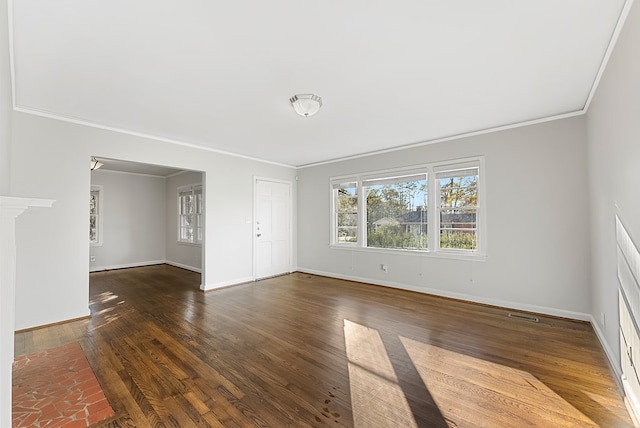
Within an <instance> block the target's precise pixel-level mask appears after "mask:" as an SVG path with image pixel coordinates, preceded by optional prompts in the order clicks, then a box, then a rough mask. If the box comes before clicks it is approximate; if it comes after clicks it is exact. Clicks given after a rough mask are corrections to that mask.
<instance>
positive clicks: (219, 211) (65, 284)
mask: <svg viewBox="0 0 640 428" xmlns="http://www.w3.org/2000/svg"><path fill="white" fill-rule="evenodd" d="M11 155H12V169H11V174H12V175H11V178H12V181H11V190H12V192H13V193H14V194H24V195H30V196H32V197H43V198H48V199H55V200H56V203H55V205H54V207H53V208H51V209H48V210H42V211H46V214H45V213H44V212H37V211H36V210H34V211H33V212H27V213H25V214H24V215H23V216H21V217H20V218H19V219H18V224H17V228H18V231H17V232H18V242H17V250H18V266H17V290H16V293H17V296H16V328H17V329H24V328H29V327H34V326H38V325H43V324H48V323H54V322H59V321H64V320H68V319H71V318H74V317H81V316H86V315H88V314H89V311H88V308H87V306H88V300H89V244H88V234H87V227H88V226H87V192H88V190H89V188H90V171H89V168H88V167H87V162H88V160H89V158H90V156H91V155H96V156H98V157H105V158H114V159H122V160H129V161H133V162H141V163H148V164H156V165H165V166H171V167H175V168H180V169H188V170H197V171H203V172H205V173H206V174H205V177H206V181H205V200H206V201H208V202H207V210H206V219H205V222H206V231H205V235H206V237H205V242H206V244H205V259H204V266H203V268H204V275H203V286H204V287H203V288H208V289H209V288H215V287H220V286H223V285H227V284H233V283H236V282H241V281H245V280H247V279H251V278H252V275H253V270H252V244H253V233H252V232H253V225H252V224H247V223H246V221H245V220H246V219H247V218H249V219H251V218H252V215H253V177H254V175H258V176H263V177H272V178H277V179H282V180H289V181H292V182H293V183H295V175H296V171H295V169H292V168H287V167H283V166H278V165H273V164H269V163H265V162H258V161H254V160H250V159H245V158H240V157H234V156H229V155H225V154H221V153H216V152H212V151H204V150H199V149H195V148H191V147H185V146H180V145H176V144H170V143H165V142H161V141H156V140H151V139H146V138H142V137H136V136H131V135H126V134H121V133H118V132H112V131H108V130H101V129H95V128H90V127H86V126H81V125H76V124H72V123H67V122H62V121H57V120H53V119H47V118H43V117H38V116H33V115H29V114H25V113H20V112H16V113H14V116H13V143H12V147H11ZM293 191H294V195H295V193H296V191H295V187H294V190H293ZM211 201H221V203H219V204H212V203H211ZM295 203H296V201H295V200H294V204H295ZM294 221H295V218H294ZM294 231H295V224H294ZM295 241H296V236H295V232H294V247H295ZM293 251H294V255H295V254H296V251H297V250H296V248H294V249H293ZM295 263H296V260H294V266H295Z"/></svg>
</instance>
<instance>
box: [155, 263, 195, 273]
mask: <svg viewBox="0 0 640 428" xmlns="http://www.w3.org/2000/svg"><path fill="white" fill-rule="evenodd" d="M164 262H165V263H166V264H168V265H170V266H175V267H178V268H181V269H186V270H190V271H192V272H197V273H202V269H201V268H197V267H195V266H189V265H185V264H182V263H178V262H172V261H170V260H165V261H164Z"/></svg>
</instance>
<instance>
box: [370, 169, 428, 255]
mask: <svg viewBox="0 0 640 428" xmlns="http://www.w3.org/2000/svg"><path fill="white" fill-rule="evenodd" d="M362 186H363V188H364V193H365V195H366V196H367V200H366V204H367V223H366V224H367V230H366V231H367V245H366V246H367V247H378V248H403V249H421V250H422V249H426V248H428V239H427V224H428V221H427V217H428V215H427V200H428V199H427V174H426V173H418V174H408V175H400V176H386V177H379V178H374V179H369V180H364V181H363V182H362Z"/></svg>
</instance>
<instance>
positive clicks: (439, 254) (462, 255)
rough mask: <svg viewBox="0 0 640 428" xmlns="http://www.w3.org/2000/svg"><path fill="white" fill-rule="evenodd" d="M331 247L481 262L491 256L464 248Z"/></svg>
mask: <svg viewBox="0 0 640 428" xmlns="http://www.w3.org/2000/svg"><path fill="white" fill-rule="evenodd" d="M329 247H330V248H331V249H332V250H342V251H349V252H351V251H359V252H362V253H369V254H371V253H378V254H392V255H396V256H397V255H402V256H410V257H429V258H436V259H449V260H462V261H467V262H479V263H484V262H486V261H487V259H488V258H489V257H488V256H487V255H486V254H483V255H481V254H478V253H476V252H473V253H468V252H464V250H462V251H459V252H456V251H454V250H448V251H445V250H440V251H429V250H412V249H409V248H378V247H358V246H356V245H355V244H330V245H329Z"/></svg>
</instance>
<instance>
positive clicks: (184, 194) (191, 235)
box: [178, 185, 203, 244]
mask: <svg viewBox="0 0 640 428" xmlns="http://www.w3.org/2000/svg"><path fill="white" fill-rule="evenodd" d="M202 214H203V199H202V185H190V186H182V187H179V188H178V242H183V243H189V244H200V243H202V234H203V216H202Z"/></svg>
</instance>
